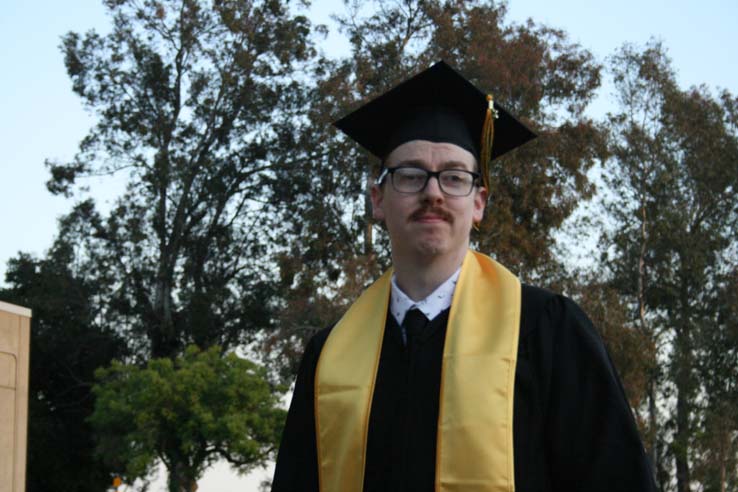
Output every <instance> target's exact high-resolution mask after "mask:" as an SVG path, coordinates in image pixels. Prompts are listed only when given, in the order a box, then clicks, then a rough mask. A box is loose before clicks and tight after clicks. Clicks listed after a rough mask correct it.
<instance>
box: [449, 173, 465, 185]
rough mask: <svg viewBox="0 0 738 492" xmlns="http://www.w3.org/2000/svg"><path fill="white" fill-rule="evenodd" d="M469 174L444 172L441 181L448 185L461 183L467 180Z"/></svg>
mask: <svg viewBox="0 0 738 492" xmlns="http://www.w3.org/2000/svg"><path fill="white" fill-rule="evenodd" d="M469 179H470V176H469V175H467V174H466V173H444V174H443V183H444V184H448V185H461V184H465V183H467V182H468V181H469Z"/></svg>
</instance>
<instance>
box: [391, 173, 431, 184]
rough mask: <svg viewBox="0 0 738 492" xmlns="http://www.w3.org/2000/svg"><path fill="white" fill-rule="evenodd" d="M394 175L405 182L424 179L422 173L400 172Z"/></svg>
mask: <svg viewBox="0 0 738 492" xmlns="http://www.w3.org/2000/svg"><path fill="white" fill-rule="evenodd" d="M396 175H397V177H398V178H400V179H401V180H402V181H405V182H407V183H412V182H414V181H422V180H423V179H425V175H424V174H423V173H415V172H400V173H396Z"/></svg>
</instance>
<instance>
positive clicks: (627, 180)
mask: <svg viewBox="0 0 738 492" xmlns="http://www.w3.org/2000/svg"><path fill="white" fill-rule="evenodd" d="M611 62H612V70H613V75H614V79H615V84H616V87H617V89H618V97H619V103H620V108H619V112H618V113H616V114H614V115H610V119H609V127H610V131H611V137H612V141H611V143H610V151H611V153H612V155H613V157H614V159H613V160H612V161H610V163H609V166H610V167H609V168H608V169H607V173H606V179H607V184H608V185H609V187H610V189H611V191H612V195H611V199H610V200H609V201H608V203H607V211H608V214H609V216H610V217H611V218H612V219H613V221H614V228H613V229H612V231H611V232H610V233H608V234H607V235H606V236H604V237H603V244H604V246H605V247H606V248H607V251H606V253H605V257H604V260H605V263H606V266H607V268H608V270H609V273H610V280H611V285H612V286H613V287H614V288H615V289H617V290H618V292H620V294H621V295H622V296H623V299H624V301H625V302H627V303H628V304H629V305H630V306H631V309H632V313H633V315H632V318H631V323H632V325H633V326H635V327H637V328H638V329H639V330H640V331H641V332H642V333H643V334H644V335H646V336H647V338H648V340H649V342H650V344H652V345H653V346H655V347H656V348H657V360H659V361H660V362H661V369H662V370H661V371H659V372H654V373H653V374H652V376H651V381H650V382H649V387H650V389H649V400H650V402H649V413H650V417H649V426H650V432H649V435H650V436H651V438H652V440H651V442H650V443H649V447H650V449H651V452H652V455H653V456H654V461H655V463H656V467H657V472H658V476H659V481H660V483H661V486H662V487H667V485H668V483H669V481H670V478H669V474H670V473H669V465H668V462H667V457H673V458H674V462H675V464H676V483H677V489H678V490H679V491H686V490H688V489H689V483H690V481H691V480H692V479H693V474H692V467H693V466H696V467H697V469H700V468H704V466H706V463H705V460H708V461H710V460H712V458H710V453H700V452H699V448H698V446H697V441H696V439H697V436H698V435H699V433H700V432H702V433H703V434H704V435H712V436H713V438H715V439H717V440H714V441H713V442H725V439H727V440H728V441H731V440H733V439H734V437H731V436H735V435H736V432H738V426H736V425H735V422H733V423H728V421H726V420H725V419H724V418H722V417H721V416H722V415H724V412H722V411H720V410H719V409H720V408H721V406H720V405H719V404H718V402H720V401H722V400H723V399H724V398H726V397H728V395H727V394H726V391H725V388H726V387H727V388H732V390H730V391H732V392H733V393H735V391H736V389H735V387H734V385H730V384H728V385H727V386H726V384H725V383H726V382H727V381H729V380H730V379H731V378H732V377H733V376H732V375H734V374H735V372H734V367H733V365H731V364H725V363H724V362H725V359H724V358H723V356H722V355H721V352H723V353H725V350H726V349H728V353H735V346H734V345H731V344H730V343H729V338H723V339H722V340H723V342H728V345H727V346H723V348H722V349H717V345H715V339H716V337H718V339H720V337H721V336H723V337H724V336H727V333H729V331H730V330H732V329H733V328H732V327H731V326H730V323H729V322H727V321H726V320H728V319H729V318H730V317H729V316H726V315H725V313H726V312H727V311H726V308H725V300H726V299H727V297H725V295H724V292H725V285H726V278H728V277H729V272H734V271H735V268H736V265H737V264H738V260H737V259H736V248H737V247H738V233H737V232H736V231H738V199H737V198H736V193H735V191H736V189H738V167H736V162H738V132H737V131H736V130H737V127H736V125H735V106H734V103H733V101H734V99H733V97H732V96H731V95H730V94H728V93H727V92H724V93H723V94H721V96H720V97H719V98H715V97H713V96H712V95H711V94H710V92H709V91H708V89H707V88H706V87H695V88H692V89H690V90H687V91H684V90H682V89H680V88H679V87H678V85H677V83H676V80H675V75H674V72H673V70H672V68H671V64H670V60H669V59H668V57H667V56H666V53H665V50H664V49H663V47H662V46H661V45H660V44H658V43H654V42H652V43H650V44H649V45H648V46H646V47H645V48H644V49H643V50H638V49H636V48H635V47H633V46H625V47H624V48H623V49H621V50H620V51H619V52H618V53H617V54H616V55H615V56H614V57H613V58H612V60H611ZM733 301H734V300H733ZM731 302H732V301H731ZM726 330H727V331H726ZM716 366H718V367H720V370H715V369H716ZM664 397H673V401H674V407H673V408H669V409H668V411H667V413H666V415H663V414H662V412H660V411H659V408H658V405H657V404H656V400H662V399H663V398H664ZM730 398H733V399H734V397H733V396H731V397H730ZM703 399H704V400H705V401H707V402H710V404H711V405H712V407H711V409H710V410H709V411H708V409H707V408H705V407H704V406H703V405H701V404H700V401H701V400H703ZM716 412H717V413H716ZM718 422H719V424H718ZM700 426H703V429H702V430H700ZM716 426H717V427H716ZM708 428H710V429H709V430H708ZM715 436H718V437H715ZM721 440H722V441H721ZM723 449H727V447H725V446H723ZM732 452H733V458H735V453H734V451H732ZM723 457H724V456H723ZM721 459H722V458H721ZM723 462H725V460H723ZM708 468H709V466H708ZM735 473H736V471H735V468H733V469H732V471H731V472H730V475H731V476H735ZM726 479H727V478H725V477H724V479H723V482H722V483H723V485H724V484H725V480H726ZM731 480H732V479H731Z"/></svg>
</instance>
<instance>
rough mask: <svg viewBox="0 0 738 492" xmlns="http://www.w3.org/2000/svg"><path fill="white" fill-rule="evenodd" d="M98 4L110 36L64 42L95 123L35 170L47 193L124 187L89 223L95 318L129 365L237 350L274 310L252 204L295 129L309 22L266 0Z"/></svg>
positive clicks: (265, 249) (259, 221)
mask: <svg viewBox="0 0 738 492" xmlns="http://www.w3.org/2000/svg"><path fill="white" fill-rule="evenodd" d="M105 6H106V7H107V9H108V12H109V14H110V17H111V19H112V30H111V32H109V33H107V34H99V33H97V32H95V31H90V32H88V33H86V34H84V35H81V34H78V33H73V32H71V33H68V34H67V35H65V36H64V37H63V39H62V45H61V48H62V51H63V53H64V60H65V64H66V68H67V72H68V74H69V76H70V78H71V80H72V87H73V90H74V92H75V93H77V95H79V96H80V98H81V99H82V101H83V102H84V104H85V106H86V107H87V108H88V109H89V110H90V111H91V112H92V113H93V114H94V115H95V116H96V118H97V122H96V124H95V125H94V127H92V128H91V129H90V131H89V134H88V135H87V136H86V137H85V138H84V140H83V141H82V142H81V144H80V147H79V152H78V153H77V155H76V156H75V157H74V159H73V160H72V161H71V162H66V163H57V162H49V163H48V166H49V168H50V171H51V176H52V177H51V180H50V181H49V183H48V187H49V189H50V190H51V191H52V192H54V193H64V194H67V195H72V194H74V193H79V192H80V189H81V188H84V186H85V185H86V184H87V183H88V181H86V180H85V179H84V178H89V177H91V176H99V175H116V176H121V177H123V178H124V179H127V183H128V185H127V189H126V192H125V194H124V195H123V196H121V197H119V198H118V199H117V200H116V202H115V205H114V207H113V209H112V210H111V212H110V213H109V214H107V215H105V216H100V215H99V214H97V213H96V212H94V211H91V212H90V213H91V214H93V215H94V214H97V215H98V217H99V218H100V220H98V221H96V222H95V224H96V228H95V231H94V238H95V239H96V241H95V244H94V245H93V246H92V247H94V248H95V249H96V251H95V254H94V255H93V256H94V257H95V261H97V262H98V263H97V264H98V271H99V272H104V273H105V274H106V275H107V276H108V277H110V282H108V285H109V287H110V290H109V291H107V292H105V293H103V294H101V296H102V298H104V306H105V315H106V316H107V318H108V320H109V322H110V323H111V324H113V325H115V326H116V327H118V328H119V329H121V330H122V331H124V332H126V333H127V334H128V335H129V336H128V340H129V341H130V342H131V343H132V344H134V345H136V350H137V353H139V354H142V355H144V356H145V355H148V354H150V355H153V356H157V357H160V356H173V355H174V354H176V353H177V352H178V351H180V350H181V349H182V348H183V347H184V345H185V344H187V343H196V344H198V345H200V346H202V347H206V346H210V345H213V344H218V345H220V346H222V347H223V348H224V349H225V348H227V347H230V346H233V345H235V344H238V343H241V342H244V341H245V340H246V339H247V338H248V336H247V335H248V334H249V333H253V332H255V331H256V330H258V329H261V328H265V327H268V326H269V323H270V319H271V312H272V311H271V310H272V308H273V307H274V303H273V302H272V293H273V291H272V289H273V286H274V280H275V278H276V275H275V273H274V269H273V268H272V267H271V262H270V261H269V253H270V248H271V246H270V242H271V240H272V239H273V238H274V237H275V236H278V234H279V229H278V228H275V227H274V224H273V222H272V221H271V219H272V216H271V214H269V213H268V211H267V210H265V196H266V194H267V189H268V187H269V186H270V183H271V182H272V181H273V176H274V171H273V167H274V166H275V163H277V162H279V161H280V160H282V159H283V158H284V156H285V155H288V154H289V153H290V145H291V142H290V136H291V135H292V134H293V133H294V132H296V131H297V130H299V128H300V125H301V123H300V121H301V120H300V117H299V116H300V113H301V110H302V107H303V102H304V101H303V100H302V94H303V87H304V85H305V84H304V83H303V81H302V80H301V75H300V74H301V70H302V68H303V67H304V65H305V64H306V63H308V62H309V61H310V60H311V59H312V57H313V56H314V54H315V53H314V49H313V47H312V29H311V24H310V22H309V20H308V19H307V18H306V17H305V16H303V15H297V14H295V13H294V12H293V10H292V9H291V7H290V6H289V5H288V2H285V1H280V0H268V1H230V0H213V1H211V2H204V1H196V0H162V1H152V0H143V1H137V0H108V1H106V2H105Z"/></svg>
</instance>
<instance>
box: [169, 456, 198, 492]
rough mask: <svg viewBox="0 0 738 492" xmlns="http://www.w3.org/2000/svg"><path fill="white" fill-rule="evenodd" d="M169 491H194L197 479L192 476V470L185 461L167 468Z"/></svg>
mask: <svg viewBox="0 0 738 492" xmlns="http://www.w3.org/2000/svg"><path fill="white" fill-rule="evenodd" d="M167 486H168V487H167V488H168V490H169V492H195V491H196V490H197V480H195V479H194V478H193V477H192V470H190V469H189V467H188V466H187V464H186V463H181V462H180V463H176V464H174V465H173V466H172V467H171V468H170V469H169V478H168V480H167Z"/></svg>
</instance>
